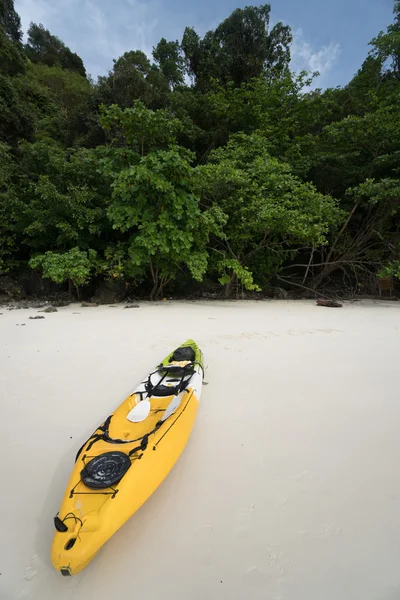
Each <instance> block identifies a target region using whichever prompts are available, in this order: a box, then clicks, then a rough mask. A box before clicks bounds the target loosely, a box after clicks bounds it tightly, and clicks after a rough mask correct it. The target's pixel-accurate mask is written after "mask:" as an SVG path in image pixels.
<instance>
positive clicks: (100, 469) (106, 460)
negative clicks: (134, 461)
mask: <svg viewBox="0 0 400 600" xmlns="http://www.w3.org/2000/svg"><path fill="white" fill-rule="evenodd" d="M130 466H131V461H130V459H129V457H128V456H127V455H126V454H124V452H105V453H104V454H100V455H99V456H95V458H92V460H91V461H90V462H88V463H87V465H85V468H84V469H82V471H81V478H82V481H83V483H84V484H85V485H86V486H87V487H88V488H91V489H93V490H97V489H104V488H108V487H111V486H112V485H115V484H116V483H118V481H120V480H121V479H122V477H123V476H124V475H125V473H126V472H127V470H128V469H129V467H130Z"/></svg>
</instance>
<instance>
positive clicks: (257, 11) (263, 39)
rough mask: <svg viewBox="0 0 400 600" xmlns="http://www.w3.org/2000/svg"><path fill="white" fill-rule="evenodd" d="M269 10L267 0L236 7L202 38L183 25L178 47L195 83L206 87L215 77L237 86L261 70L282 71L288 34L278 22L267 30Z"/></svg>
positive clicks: (286, 61)
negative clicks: (257, 4)
mask: <svg viewBox="0 0 400 600" xmlns="http://www.w3.org/2000/svg"><path fill="white" fill-rule="evenodd" d="M270 12H271V7H270V5H269V4H264V5H261V6H247V7H246V8H244V9H240V8H238V9H236V10H235V11H233V13H232V14H231V15H230V16H229V17H228V18H227V19H225V20H224V21H223V22H222V23H221V24H220V25H219V26H218V27H217V28H216V29H215V30H213V31H208V32H207V33H206V35H205V36H204V38H203V39H200V38H199V36H198V35H197V34H196V32H195V31H194V30H193V29H191V28H186V30H185V33H184V36H183V39H182V49H183V51H184V53H185V58H186V62H187V65H188V67H189V73H190V74H191V75H192V76H193V77H194V78H195V81H196V83H197V85H199V86H200V87H201V88H206V87H208V86H209V84H210V82H211V80H212V79H213V78H215V79H217V80H218V81H219V82H220V83H222V84H223V85H226V84H228V83H229V82H232V83H233V84H234V85H235V86H240V85H241V84H242V83H243V82H245V81H249V80H250V79H252V78H253V77H258V76H260V75H261V74H267V73H268V74H270V75H271V74H272V72H276V73H281V72H282V71H284V70H285V69H286V68H287V67H288V65H289V62H290V50H289V47H290V43H291V41H292V36H291V32H290V28H289V27H287V26H284V25H283V24H282V23H278V24H277V25H275V26H274V27H273V28H272V30H271V31H269V21H270Z"/></svg>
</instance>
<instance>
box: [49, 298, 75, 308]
mask: <svg viewBox="0 0 400 600" xmlns="http://www.w3.org/2000/svg"><path fill="white" fill-rule="evenodd" d="M70 304H71V302H70V301H69V300H55V301H54V302H53V306H57V307H58V308H61V307H62V306H69V305H70Z"/></svg>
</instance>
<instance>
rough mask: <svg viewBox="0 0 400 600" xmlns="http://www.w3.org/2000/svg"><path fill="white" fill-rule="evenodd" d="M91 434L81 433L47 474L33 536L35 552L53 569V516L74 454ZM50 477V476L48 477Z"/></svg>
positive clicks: (68, 474) (71, 467) (58, 505)
mask: <svg viewBox="0 0 400 600" xmlns="http://www.w3.org/2000/svg"><path fill="white" fill-rule="evenodd" d="M91 434H92V429H89V430H88V432H87V435H86V436H83V435H82V439H81V442H80V443H79V442H78V444H77V445H76V447H75V445H74V446H73V447H71V448H69V449H68V451H67V452H65V454H64V455H63V456H62V457H61V458H60V461H59V463H58V465H57V466H56V469H55V472H54V474H53V476H52V477H51V476H49V478H48V479H47V480H48V481H49V486H48V489H47V493H46V496H45V498H44V500H43V504H42V509H41V511H40V514H39V515H38V517H37V520H36V523H37V532H36V538H35V552H36V554H37V556H38V557H39V558H40V560H41V561H42V562H43V563H44V564H45V565H46V566H48V567H49V568H51V569H52V570H53V571H54V568H53V566H52V564H51V560H50V549H51V544H52V541H53V536H54V532H55V527H54V517H55V516H56V514H57V513H58V511H59V509H60V506H61V502H62V499H63V497H64V493H65V490H66V487H67V484H68V480H69V478H70V475H71V472H72V469H73V467H74V464H75V456H76V453H77V452H78V450H79V448H80V446H81V445H82V444H84V443H85V441H86V440H87V439H88V438H89V437H90V435H91ZM50 477H51V478H50Z"/></svg>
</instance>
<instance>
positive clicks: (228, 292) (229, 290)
mask: <svg viewBox="0 0 400 600" xmlns="http://www.w3.org/2000/svg"><path fill="white" fill-rule="evenodd" d="M235 281H236V275H235V273H232V275H231V278H230V280H229V281H228V283H227V284H226V286H225V292H224V298H225V300H228V299H229V298H230V297H231V293H232V288H233V285H234V283H235Z"/></svg>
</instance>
